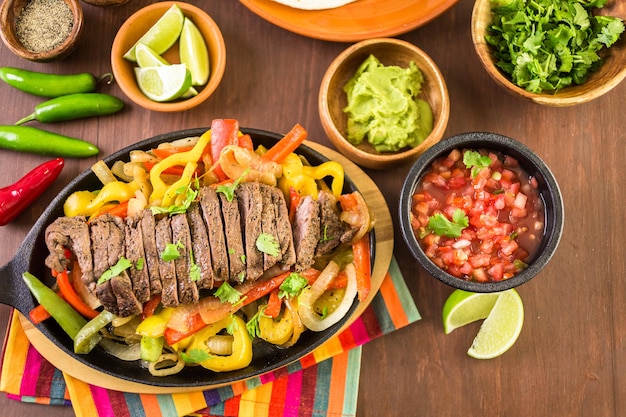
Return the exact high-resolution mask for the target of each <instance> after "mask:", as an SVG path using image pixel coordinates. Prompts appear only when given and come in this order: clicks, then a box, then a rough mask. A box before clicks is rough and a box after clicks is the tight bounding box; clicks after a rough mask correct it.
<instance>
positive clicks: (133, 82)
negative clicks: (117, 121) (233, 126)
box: [111, 2, 226, 112]
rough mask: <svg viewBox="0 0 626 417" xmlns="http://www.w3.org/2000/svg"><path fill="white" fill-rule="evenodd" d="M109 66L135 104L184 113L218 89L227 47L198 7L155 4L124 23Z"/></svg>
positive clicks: (211, 22)
mask: <svg viewBox="0 0 626 417" xmlns="http://www.w3.org/2000/svg"><path fill="white" fill-rule="evenodd" d="M111 66H112V69H113V75H114V76H115V79H116V81H117V83H118V84H119V86H120V88H121V89H122V91H123V92H124V94H126V96H128V98H129V99H131V100H132V101H133V102H134V103H136V104H138V105H140V106H141V107H144V108H146V109H149V110H153V111H160V112H178V111H185V110H189V109H192V108H194V107H196V106H198V105H199V104H201V103H203V102H204V101H205V100H206V99H207V98H208V97H209V96H210V95H211V94H212V93H213V92H214V91H215V89H216V88H217V87H218V85H219V83H220V81H221V79H222V76H223V74H224V69H225V67H226V46H225V44H224V38H223V37H222V33H221V31H220V29H219V27H218V26H217V24H216V23H215V21H214V20H213V19H211V17H210V16H209V15H208V14H207V13H206V12H204V11H203V10H201V9H200V8H198V7H196V6H193V5H191V4H188V3H181V2H159V3H153V4H150V5H148V6H146V7H144V8H142V9H140V10H138V11H137V12H135V13H134V14H133V15H132V16H130V17H129V18H128V19H127V20H126V21H125V22H124V23H123V24H122V26H121V27H120V29H119V31H118V32H117V35H116V36H115V39H114V41H113V46H112V48H111Z"/></svg>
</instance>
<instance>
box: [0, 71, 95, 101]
mask: <svg viewBox="0 0 626 417" xmlns="http://www.w3.org/2000/svg"><path fill="white" fill-rule="evenodd" d="M0 79H2V81H4V82H5V83H7V84H9V85H10V86H11V87H14V88H17V89H18V90H20V91H23V92H25V93H29V94H33V95H36V96H40V97H48V98H53V97H59V96H64V95H67V94H74V93H90V92H93V91H95V90H96V83H97V80H96V78H95V77H94V76H93V75H92V74H89V73H86V72H83V73H78V74H67V75H66V74H46V73H42V72H36V71H29V70H25V69H20V68H11V67H2V68H0Z"/></svg>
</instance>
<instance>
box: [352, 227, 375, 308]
mask: <svg viewBox="0 0 626 417" xmlns="http://www.w3.org/2000/svg"><path fill="white" fill-rule="evenodd" d="M352 253H353V255H352V257H353V259H354V267H355V269H356V287H357V294H358V297H359V301H363V300H365V299H366V298H367V295H368V294H369V292H370V289H371V286H372V283H371V264H370V240H369V234H366V235H365V236H363V237H362V238H361V239H360V240H359V241H357V242H356V243H354V244H353V245H352Z"/></svg>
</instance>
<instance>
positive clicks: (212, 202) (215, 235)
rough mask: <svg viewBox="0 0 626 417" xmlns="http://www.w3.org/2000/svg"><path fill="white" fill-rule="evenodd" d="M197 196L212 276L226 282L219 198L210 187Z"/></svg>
mask: <svg viewBox="0 0 626 417" xmlns="http://www.w3.org/2000/svg"><path fill="white" fill-rule="evenodd" d="M199 196H200V207H201V209H202V216H203V217H204V222H205V223H206V227H207V234H208V235H209V246H210V247H211V261H212V265H213V276H214V277H215V280H216V281H228V250H227V248H226V237H225V236H224V226H223V224H222V215H221V208H220V200H219V197H218V196H217V193H216V192H215V190H214V189H213V188H211V187H204V188H201V189H200V193H199Z"/></svg>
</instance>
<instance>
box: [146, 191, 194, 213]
mask: <svg viewBox="0 0 626 417" xmlns="http://www.w3.org/2000/svg"><path fill="white" fill-rule="evenodd" d="M175 193H176V194H177V195H184V196H185V199H184V200H183V201H182V202H181V203H180V204H173V205H171V206H169V207H158V206H153V207H150V211H151V212H152V214H153V215H157V214H167V215H169V216H173V215H174V214H183V213H186V212H187V210H188V209H189V206H191V203H193V202H194V201H195V200H196V198H197V197H198V190H194V189H192V188H191V186H189V185H187V186H184V187H180V188H178V189H176V191H175Z"/></svg>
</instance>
